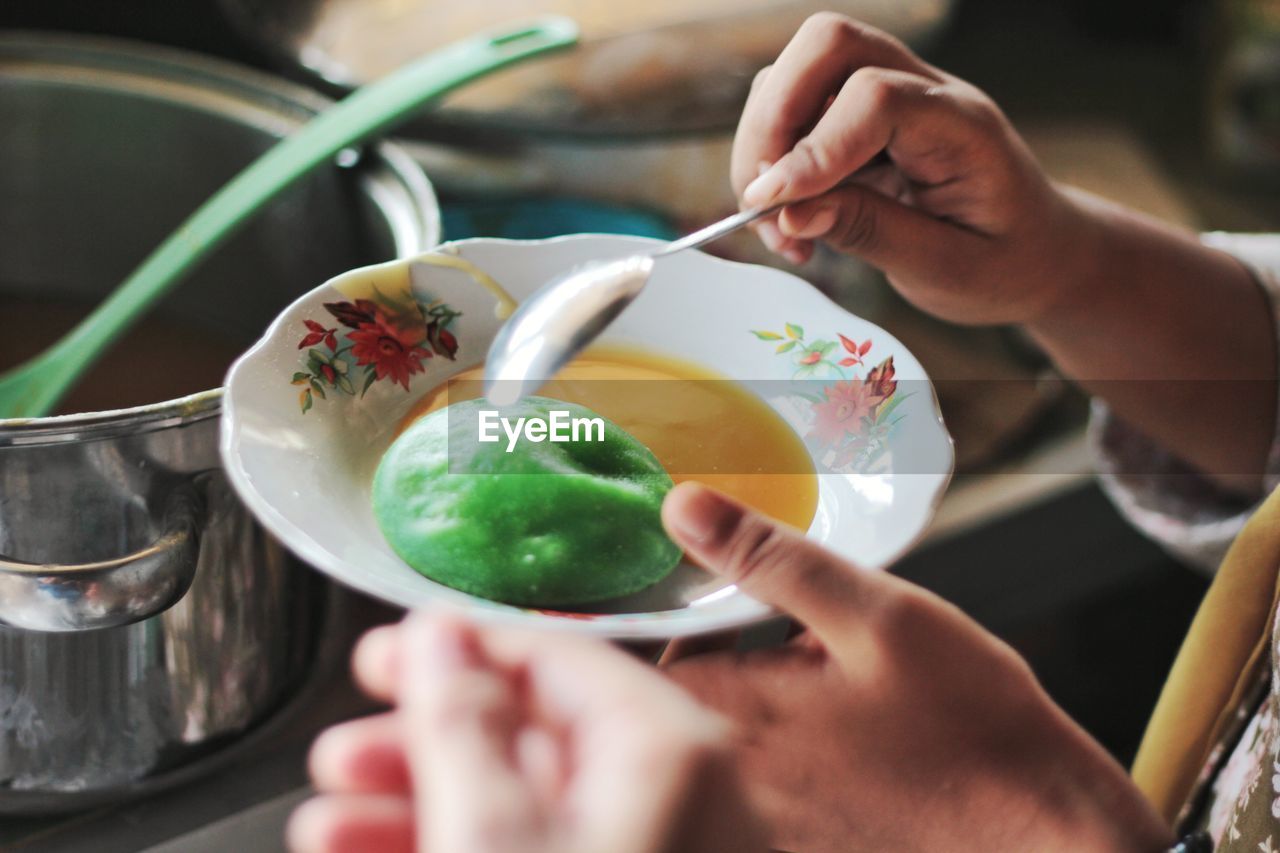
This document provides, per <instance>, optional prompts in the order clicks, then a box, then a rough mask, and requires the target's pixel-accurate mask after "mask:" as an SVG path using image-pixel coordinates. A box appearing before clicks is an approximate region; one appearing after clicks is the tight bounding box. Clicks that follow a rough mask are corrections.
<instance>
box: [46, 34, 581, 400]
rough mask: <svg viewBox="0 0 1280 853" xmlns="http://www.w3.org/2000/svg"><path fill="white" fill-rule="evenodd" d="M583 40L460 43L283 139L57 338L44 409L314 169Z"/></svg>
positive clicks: (502, 37)
mask: <svg viewBox="0 0 1280 853" xmlns="http://www.w3.org/2000/svg"><path fill="white" fill-rule="evenodd" d="M577 39H578V27H577V25H576V24H575V23H574V22H573V21H571V20H569V19H568V18H562V17H558V16H548V17H544V18H538V19H535V20H534V21H532V22H528V23H525V24H522V25H520V26H519V27H515V28H510V29H506V30H502V31H498V32H495V33H489V34H485V35H478V36H473V37H470V38H466V39H463V40H461V41H458V42H454V43H453V44H451V45H447V46H446V47H443V48H441V49H440V50H438V51H435V52H433V53H431V54H429V55H427V56H425V57H423V58H422V59H419V60H416V61H414V62H412V63H410V64H408V65H406V66H404V67H403V68H401V69H399V70H397V71H395V72H394V73H392V74H390V75H389V76H387V77H384V78H382V79H381V80H378V81H377V82H375V83H371V84H369V85H368V86H364V87H362V88H360V89H358V90H356V91H355V92H353V93H352V94H351V95H349V96H347V97H346V98H345V99H343V100H342V101H340V102H339V103H337V104H335V105H334V106H333V107H331V108H329V109H328V110H325V111H324V112H323V113H321V114H320V115H318V116H317V117H316V118H314V119H312V120H311V121H310V122H308V123H307V124H306V125H305V126H303V128H302V129H301V130H299V131H298V132H297V133H294V134H293V135H291V136H289V137H287V138H285V139H283V140H281V141H280V142H279V143H277V144H276V145H274V146H273V147H272V148H271V149H270V150H269V151H267V152H266V153H265V154H263V155H262V156H261V157H259V158H258V159H257V160H255V161H254V162H253V163H252V164H251V165H250V166H248V167H247V168H246V169H245V170H244V171H242V172H241V173H240V174H238V175H237V176H236V177H235V178H233V179H232V180H231V182H230V183H228V184H226V185H225V186H224V187H223V188H222V189H220V190H219V191H218V192H217V193H216V194H215V195H214V196H213V197H212V198H210V199H209V200H208V201H206V202H205V203H204V204H203V205H201V206H200V208H199V209H198V210H196V212H195V213H193V214H192V215H191V216H190V217H188V219H187V220H186V221H185V222H184V223H182V225H181V226H179V227H178V229H177V231H175V232H174V233H173V234H172V235H170V236H169V238H168V239H167V240H165V241H164V242H163V243H161V244H160V246H159V247H158V248H156V250H155V251H153V252H152V253H151V254H150V255H149V256H148V257H147V259H146V260H145V261H143V262H142V264H141V265H140V266H139V267H138V268H137V269H135V270H134V271H133V274H132V275H130V276H129V277H128V279H126V280H125V282H124V283H123V284H122V285H121V286H120V287H119V288H118V289H117V290H116V291H115V292H114V293H113V294H111V296H110V297H108V298H107V299H106V300H105V301H104V302H103V303H102V304H100V305H99V306H98V307H97V308H96V309H94V311H93V312H92V313H90V314H89V315H88V316H86V317H85V318H84V319H83V320H81V322H80V323H79V325H77V326H76V327H75V328H74V329H72V330H71V331H70V332H69V333H68V334H67V335H66V336H65V337H63V338H62V339H61V340H60V341H58V343H57V344H55V348H56V349H57V350H59V351H60V352H59V353H58V356H59V361H60V362H62V363H63V364H62V365H60V366H62V367H64V370H62V371H60V373H61V374H62V375H61V376H59V377H57V379H60V380H61V383H60V385H59V387H58V388H57V390H56V392H55V393H54V394H48V391H50V390H52V389H48V388H46V389H45V390H46V403H45V407H44V408H45V411H44V412H41V413H40V414H44V413H46V412H47V411H49V410H50V409H52V408H53V406H54V405H55V404H56V403H57V401H58V399H60V398H61V396H62V394H63V393H64V392H65V391H66V390H68V389H69V387H70V385H71V384H72V383H73V382H74V381H75V380H76V379H77V378H78V377H79V375H80V373H81V372H82V371H83V370H84V368H85V367H86V366H87V365H88V364H89V363H90V362H92V361H93V359H94V358H96V357H97V355H98V354H99V353H100V352H101V351H102V350H103V349H104V348H106V347H107V346H108V345H109V344H110V343H111V342H112V341H113V340H114V339H115V338H116V336H117V335H119V334H120V333H121V332H123V331H124V330H125V329H127V328H128V327H129V326H130V324H131V323H133V321H134V320H136V319H137V318H138V317H139V316H140V315H141V314H143V313H144V312H146V311H147V310H148V309H149V308H150V307H151V306H152V304H153V303H154V302H155V301H156V300H157V299H158V298H160V297H161V296H162V295H164V293H165V292H167V291H168V290H169V288H171V287H172V286H173V285H174V284H175V283H176V282H177V281H178V280H179V279H180V278H181V277H182V276H183V274H185V273H186V272H187V271H188V270H190V269H191V268H192V267H194V266H196V265H197V264H198V263H200V261H202V260H203V259H204V258H205V256H207V255H208V254H209V253H211V252H212V251H213V250H214V249H216V248H217V247H218V246H220V245H221V244H222V243H223V241H225V240H226V239H228V238H229V237H231V236H232V235H233V234H234V233H235V232H236V231H237V230H238V229H239V228H240V227H241V226H243V225H244V224H245V223H246V222H247V221H248V219H249V218H250V217H251V216H253V214H254V213H256V212H257V211H258V210H260V209H261V208H262V207H263V206H264V205H265V204H267V203H268V202H269V201H271V200H272V199H273V198H275V196H276V195H277V194H278V193H280V192H281V191H282V190H284V189H285V188H287V187H288V186H290V185H291V184H293V183H294V182H295V181H297V180H298V179H299V178H301V177H303V176H304V175H306V174H307V172H309V171H310V170H311V169H312V168H314V167H315V166H317V165H320V164H322V163H324V162H326V161H328V160H329V159H330V158H332V157H333V156H334V155H335V154H337V153H338V152H339V151H341V150H342V149H344V148H347V147H349V146H351V145H355V144H357V143H360V142H362V141H364V140H367V139H369V138H370V137H373V136H376V135H377V134H379V133H380V132H382V131H384V130H386V129H387V128H389V127H392V126H394V125H395V124H397V123H398V122H400V121H402V120H404V119H406V118H408V117H409V115H410V114H411V113H413V112H414V111H415V110H417V109H418V108H419V107H421V106H422V105H423V104H424V103H425V102H427V101H430V100H432V99H434V98H438V97H440V96H441V95H444V94H445V93H447V92H449V91H450V90H452V89H454V88H456V87H458V86H461V85H462V84H464V83H467V82H469V81H471V80H474V79H476V78H477V77H480V76H482V75H484V74H487V73H489V72H491V71H494V70H496V69H499V68H503V67H505V66H508V65H511V64H512V63H515V62H519V61H521V60H523V59H527V58H529V57H532V56H537V55H539V54H542V53H546V52H548V51H552V50H558V49H561V48H565V47H569V46H571V45H573V44H575V43H576V42H577ZM49 378H50V379H54V377H49ZM49 397H52V399H49ZM29 414H35V413H29Z"/></svg>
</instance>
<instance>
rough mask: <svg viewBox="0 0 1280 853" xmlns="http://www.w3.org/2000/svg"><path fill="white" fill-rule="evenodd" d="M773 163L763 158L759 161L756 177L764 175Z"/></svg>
mask: <svg viewBox="0 0 1280 853" xmlns="http://www.w3.org/2000/svg"><path fill="white" fill-rule="evenodd" d="M772 165H773V164H772V163H770V162H769V161H768V160H761V161H760V162H759V163H757V164H756V177H757V178H758V177H760V176H761V175H763V174H764V173H765V172H767V171H769V167H770V166H772Z"/></svg>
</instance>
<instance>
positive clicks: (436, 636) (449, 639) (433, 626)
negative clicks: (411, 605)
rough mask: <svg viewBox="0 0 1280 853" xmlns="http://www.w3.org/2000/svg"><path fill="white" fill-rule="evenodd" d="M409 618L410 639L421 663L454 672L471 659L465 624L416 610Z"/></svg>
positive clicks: (408, 632)
mask: <svg viewBox="0 0 1280 853" xmlns="http://www.w3.org/2000/svg"><path fill="white" fill-rule="evenodd" d="M406 621H407V624H406V625H405V630H406V633H407V634H408V636H407V637H406V641H407V644H408V646H409V648H410V649H412V650H413V652H412V657H413V658H414V660H415V661H416V662H417V663H418V664H419V665H420V666H423V667H426V668H429V669H431V670H434V671H436V672H453V671H456V670H458V669H461V668H463V667H465V666H467V665H468V664H469V663H470V655H469V649H468V647H467V642H466V636H465V634H464V633H463V628H462V626H461V625H459V624H457V623H456V622H451V621H449V620H447V619H441V618H439V617H432V616H427V615H424V614H413V615H411V616H410V617H409V618H408V620H406Z"/></svg>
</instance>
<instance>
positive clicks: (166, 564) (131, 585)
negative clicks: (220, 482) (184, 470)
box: [0, 486, 204, 631]
mask: <svg viewBox="0 0 1280 853" xmlns="http://www.w3.org/2000/svg"><path fill="white" fill-rule="evenodd" d="M203 518H204V502H203V501H202V500H201V499H200V497H199V495H198V494H197V493H196V490H195V488H193V487H191V486H184V487H180V488H178V489H175V490H174V491H173V492H171V493H170V495H169V498H168V500H167V502H166V505H165V514H164V521H163V523H162V525H161V531H160V534H159V536H157V537H156V539H155V540H154V541H153V542H151V543H150V544H149V545H147V546H145V547H143V548H140V549H138V550H137V551H134V552H133V553H132V554H125V555H124V556H122V557H116V558H114V559H110V560H99V561H96V562H89V563H79V564H72V565H60V564H56V563H28V562H25V561H22V560H15V559H12V558H8V557H3V556H0V624H3V625H8V626H11V627H14V628H22V629H25V630H29V631H86V630H92V629H95V628H111V627H115V626H118V625H127V624H129V623H131V622H137V621H140V620H142V619H146V618H148V617H150V616H154V615H156V614H157V613H162V612H164V611H165V610H167V609H168V608H169V607H171V606H173V605H174V604H176V603H177V602H178V601H179V600H180V599H181V598H182V596H183V595H185V594H186V592H187V589H188V588H189V587H190V586H191V581H192V579H193V578H194V577H195V573H196V563H197V561H198V557H199V552H200V526H201V523H202V521H203Z"/></svg>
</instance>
